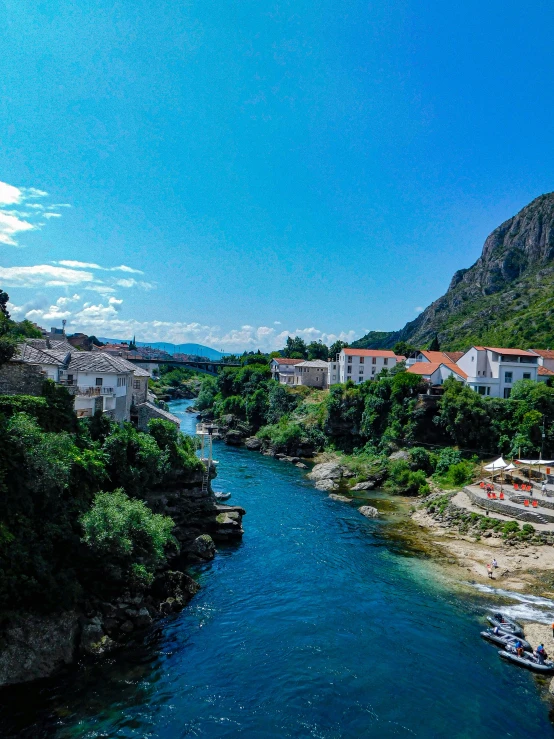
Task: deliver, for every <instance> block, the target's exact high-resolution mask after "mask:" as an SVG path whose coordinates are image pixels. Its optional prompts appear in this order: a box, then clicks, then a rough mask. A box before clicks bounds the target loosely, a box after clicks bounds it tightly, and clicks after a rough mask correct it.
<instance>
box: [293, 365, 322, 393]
mask: <svg viewBox="0 0 554 739" xmlns="http://www.w3.org/2000/svg"><path fill="white" fill-rule="evenodd" d="M328 371H329V363H328V362H324V361H323V360H322V359H314V360H312V361H308V362H299V363H298V364H296V365H295V366H294V384H295V385H307V386H308V387H321V388H324V387H327V385H328V380H327V376H328Z"/></svg>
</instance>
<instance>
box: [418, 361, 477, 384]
mask: <svg viewBox="0 0 554 739" xmlns="http://www.w3.org/2000/svg"><path fill="white" fill-rule="evenodd" d="M441 365H442V366H443V367H447V368H448V369H449V370H451V371H452V372H454V374H456V375H459V376H460V377H463V379H464V380H466V379H467V374H466V373H465V372H464V371H463V370H462V369H460V368H459V367H458V366H456V365H455V364H452V363H451V362H416V363H415V364H412V366H411V367H408V369H407V372H411V373H412V375H421V376H422V377H427V376H428V375H432V374H433V372H436V371H437V370H438V368H439V367H440V366H441Z"/></svg>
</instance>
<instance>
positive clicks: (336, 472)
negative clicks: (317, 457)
mask: <svg viewBox="0 0 554 739" xmlns="http://www.w3.org/2000/svg"><path fill="white" fill-rule="evenodd" d="M308 477H309V478H310V480H340V478H341V477H342V467H341V466H340V464H338V463H337V462H323V463H322V464H316V466H315V467H314V468H313V470H312V471H311V472H310V474H309V475H308ZM321 489H322V488H320V490H321Z"/></svg>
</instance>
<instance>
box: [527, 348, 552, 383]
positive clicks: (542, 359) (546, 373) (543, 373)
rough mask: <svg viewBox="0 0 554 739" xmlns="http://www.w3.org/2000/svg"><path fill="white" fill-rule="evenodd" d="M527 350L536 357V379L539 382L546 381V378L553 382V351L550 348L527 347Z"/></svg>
mask: <svg viewBox="0 0 554 739" xmlns="http://www.w3.org/2000/svg"><path fill="white" fill-rule="evenodd" d="M529 351H530V352H532V353H533V354H536V355H537V357H538V362H539V369H538V370H537V380H538V381H539V382H546V381H547V380H552V382H554V351H552V349H529Z"/></svg>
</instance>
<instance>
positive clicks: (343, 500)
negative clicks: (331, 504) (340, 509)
mask: <svg viewBox="0 0 554 739" xmlns="http://www.w3.org/2000/svg"><path fill="white" fill-rule="evenodd" d="M329 497H330V498H331V500H336V501H337V502H338V503H352V499H351V498H347V497H346V495H337V494H336V493H331V495H330V496H329Z"/></svg>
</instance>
